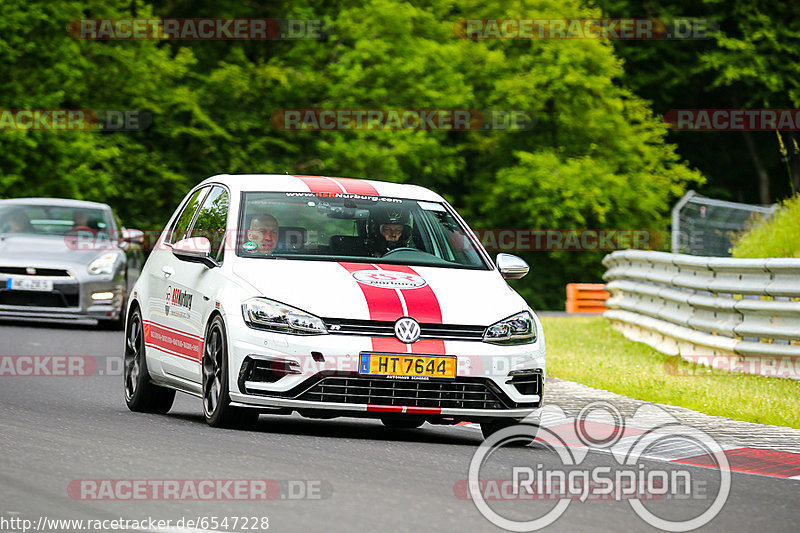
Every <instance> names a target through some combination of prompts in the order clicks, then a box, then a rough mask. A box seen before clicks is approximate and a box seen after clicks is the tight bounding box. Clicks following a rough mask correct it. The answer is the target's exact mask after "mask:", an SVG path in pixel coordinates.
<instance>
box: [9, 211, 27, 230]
mask: <svg viewBox="0 0 800 533" xmlns="http://www.w3.org/2000/svg"><path fill="white" fill-rule="evenodd" d="M5 231H6V233H34V229H33V225H32V224H31V221H30V219H29V218H28V215H26V214H25V213H23V212H22V211H17V212H16V213H14V214H12V215H11V216H10V217H9V218H8V220H7V221H6V226H5Z"/></svg>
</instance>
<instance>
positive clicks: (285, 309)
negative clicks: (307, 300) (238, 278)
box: [242, 298, 328, 335]
mask: <svg viewBox="0 0 800 533" xmlns="http://www.w3.org/2000/svg"><path fill="white" fill-rule="evenodd" d="M242 314H243V315H244V321H245V323H246V324H247V325H248V326H250V327H251V328H255V329H267V330H272V331H278V332H281V333H290V334H293V335H324V334H326V333H328V329H327V328H326V327H325V323H324V322H323V321H322V320H321V319H320V318H318V317H315V316H314V315H312V314H309V313H306V312H305V311H301V310H300V309H295V308H294V307H290V306H288V305H284V304H282V303H280V302H275V301H273V300H268V299H266V298H251V299H249V300H247V301H246V302H244V303H243V304H242Z"/></svg>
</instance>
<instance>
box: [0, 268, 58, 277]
mask: <svg viewBox="0 0 800 533" xmlns="http://www.w3.org/2000/svg"><path fill="white" fill-rule="evenodd" d="M0 274H6V275H9V276H43V277H48V278H71V277H72V276H71V275H70V273H69V272H68V271H67V270H64V269H62V268H37V269H36V273H35V274H28V269H27V267H8V266H0Z"/></svg>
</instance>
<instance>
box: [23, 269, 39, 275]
mask: <svg viewBox="0 0 800 533" xmlns="http://www.w3.org/2000/svg"><path fill="white" fill-rule="evenodd" d="M25 273H26V274H28V275H29V276H35V275H36V269H35V268H33V267H27V268H26V269H25Z"/></svg>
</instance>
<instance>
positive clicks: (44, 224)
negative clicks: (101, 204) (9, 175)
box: [0, 204, 112, 236]
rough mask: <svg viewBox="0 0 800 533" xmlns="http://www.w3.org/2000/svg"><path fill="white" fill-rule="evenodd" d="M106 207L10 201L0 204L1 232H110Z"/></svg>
mask: <svg viewBox="0 0 800 533" xmlns="http://www.w3.org/2000/svg"><path fill="white" fill-rule="evenodd" d="M111 227H112V226H111V225H110V222H109V220H108V217H107V214H106V211H105V210H103V209H95V208H83V207H71V206H49V205H25V204H10V205H3V206H0V233H21V234H27V235H54V236H62V235H67V234H68V233H70V232H79V231H90V232H92V233H100V232H106V233H107V232H109V231H110V228H111Z"/></svg>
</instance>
